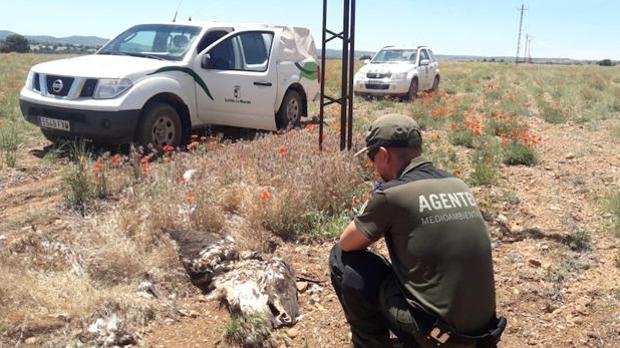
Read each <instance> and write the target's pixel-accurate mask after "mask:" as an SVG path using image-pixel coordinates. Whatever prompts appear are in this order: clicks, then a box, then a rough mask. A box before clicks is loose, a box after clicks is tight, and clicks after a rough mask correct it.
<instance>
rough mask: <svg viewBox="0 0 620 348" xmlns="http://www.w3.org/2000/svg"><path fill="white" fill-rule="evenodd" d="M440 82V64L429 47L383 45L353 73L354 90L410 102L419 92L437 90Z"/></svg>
mask: <svg viewBox="0 0 620 348" xmlns="http://www.w3.org/2000/svg"><path fill="white" fill-rule="evenodd" d="M439 81H440V76H439V63H437V60H436V59H435V56H434V55H433V51H431V50H430V49H429V48H428V47H426V46H418V47H397V46H386V47H384V48H382V49H381V50H380V51H379V52H377V54H375V56H374V57H373V58H372V60H370V61H367V62H366V65H364V66H363V67H362V68H361V69H360V70H359V71H358V72H357V73H356V74H355V77H354V80H353V83H354V86H353V91H354V93H355V94H357V95H362V96H383V95H395V96H400V97H403V98H404V99H406V100H413V99H415V97H416V95H417V93H418V91H436V90H437V89H438V88H439Z"/></svg>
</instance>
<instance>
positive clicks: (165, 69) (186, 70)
mask: <svg viewBox="0 0 620 348" xmlns="http://www.w3.org/2000/svg"><path fill="white" fill-rule="evenodd" d="M168 71H180V72H184V73H186V74H188V75H189V76H191V77H193V78H194V81H196V83H197V84H198V86H200V88H202V90H203V91H204V92H205V94H206V95H207V97H209V98H211V100H215V99H213V97H212V96H211V92H209V87H207V84H206V83H205V82H204V81H203V80H202V78H200V76H198V74H196V72H195V71H194V70H192V69H190V68H186V67H182V66H165V67H163V68H159V69H157V70H155V71H153V72H152V73H150V74H147V75H155V74H158V73H162V72H168Z"/></svg>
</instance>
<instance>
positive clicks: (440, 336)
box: [427, 317, 507, 348]
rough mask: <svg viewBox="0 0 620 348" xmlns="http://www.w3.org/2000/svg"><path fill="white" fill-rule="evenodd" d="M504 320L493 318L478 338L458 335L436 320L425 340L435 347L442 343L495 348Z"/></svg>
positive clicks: (502, 318)
mask: <svg viewBox="0 0 620 348" xmlns="http://www.w3.org/2000/svg"><path fill="white" fill-rule="evenodd" d="M506 324H507V321H506V318H504V317H499V318H495V319H494V320H493V321H492V323H491V325H490V327H489V328H488V329H487V331H486V332H485V333H484V334H482V335H479V336H469V335H464V334H461V333H458V332H457V331H456V330H455V329H454V328H453V327H451V326H450V325H448V324H447V323H445V322H444V321H443V320H441V319H437V320H436V321H435V324H433V326H432V328H431V330H430V332H429V333H428V335H427V338H428V339H429V340H431V341H433V343H435V344H436V345H437V346H441V345H443V344H444V343H448V342H450V343H457V344H464V345H475V346H476V347H478V348H486V347H495V346H496V345H497V343H498V342H499V341H500V337H501V336H502V333H503V332H504V329H505V328H506Z"/></svg>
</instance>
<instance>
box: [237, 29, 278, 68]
mask: <svg viewBox="0 0 620 348" xmlns="http://www.w3.org/2000/svg"><path fill="white" fill-rule="evenodd" d="M239 39H240V40H241V46H242V49H243V57H244V59H245V64H244V69H243V70H248V71H266V70H267V65H268V64H269V52H270V51H271V43H272V41H273V33H268V32H248V33H242V34H240V35H239Z"/></svg>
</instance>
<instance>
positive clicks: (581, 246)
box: [564, 228, 592, 251]
mask: <svg viewBox="0 0 620 348" xmlns="http://www.w3.org/2000/svg"><path fill="white" fill-rule="evenodd" d="M564 244H566V245H567V246H568V247H569V248H570V249H571V250H572V251H584V250H590V249H591V244H592V236H591V235H590V232H588V230H586V229H582V228H578V229H575V230H573V231H572V232H571V233H570V234H569V235H568V236H566V238H565V239H564Z"/></svg>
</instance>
